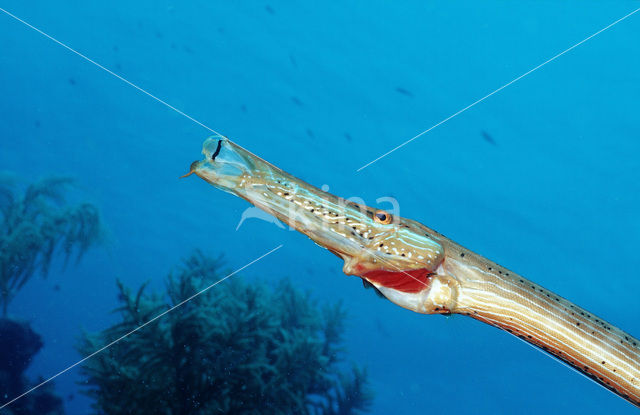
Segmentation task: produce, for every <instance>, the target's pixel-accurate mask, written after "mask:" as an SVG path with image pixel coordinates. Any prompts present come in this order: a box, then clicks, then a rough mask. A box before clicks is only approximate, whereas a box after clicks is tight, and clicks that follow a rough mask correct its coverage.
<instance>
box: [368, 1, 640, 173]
mask: <svg viewBox="0 0 640 415" xmlns="http://www.w3.org/2000/svg"><path fill="white" fill-rule="evenodd" d="M638 11H640V7H639V8H637V9H635V10H634V11H632V12H631V13H629V14H627V15H625V16H623V17H621V18H619V19H618V20H616V21H615V22H613V23H611V24H609V25H607V26H605V27H603V28H602V29H600V30H598V31H597V32H595V33H594V34H592V35H591V36H588V37H586V38H584V39H582V40H581V41H580V42H578V43H576V44H575V45H573V46H571V47H570V48H568V49H565V50H564V51H562V52H560V53H558V54H557V55H555V56H554V57H552V58H549V59H547V60H546V61H544V62H542V63H541V64H539V65H538V66H536V67H534V68H532V69H530V70H528V71H527V72H525V73H523V74H522V75H520V76H519V77H517V78H515V79H513V80H511V81H509V82H507V83H506V84H504V85H502V86H501V87H500V88H498V89H496V90H495V91H493V92H491V93H489V94H487V95H485V96H483V97H482V98H480V99H478V100H477V101H475V102H473V103H471V104H469V105H467V106H466V107H464V108H462V109H461V110H459V111H457V112H455V113H453V114H451V115H450V116H448V117H447V118H445V119H444V120H442V121H440V122H439V123H437V124H435V125H433V126H431V127H429V128H427V129H426V130H424V131H423V132H421V133H420V134H418V135H416V136H414V137H412V138H410V139H408V140H407V141H405V142H404V143H402V144H400V145H398V146H396V147H394V148H392V149H391V150H389V151H387V152H386V153H384V154H383V155H381V156H379V157H378V158H376V159H374V160H371V161H370V162H368V163H367V164H365V165H364V166H362V167H360V168H359V169H358V170H356V172H359V171H360V170H363V169H365V168H367V167H369V166H370V165H372V164H373V163H375V162H376V161H378V160H380V159H382V158H384V157H386V156H388V155H389V154H391V153H393V152H394V151H396V150H398V149H400V148H402V147H404V146H406V145H407V144H409V143H410V142H412V141H413V140H415V139H416V138H418V137H421V136H423V135H425V134H426V133H428V132H429V131H431V130H433V129H434V128H436V127H439V126H440V125H442V124H444V123H446V122H447V121H449V120H450V119H452V118H454V117H457V116H458V115H460V114H462V113H463V112H465V111H466V110H468V109H469V108H471V107H473V106H475V105H476V104H479V103H481V102H482V101H484V100H485V99H487V98H489V97H490V96H492V95H494V94H496V93H498V92H500V91H502V90H503V89H505V88H506V87H508V86H509V85H512V84H514V83H516V82H518V81H519V80H521V79H522V78H524V77H525V76H527V75H529V74H531V73H532V72H535V71H537V70H538V69H540V68H542V67H543V66H545V65H546V64H548V63H549V62H552V61H554V60H556V59H557V58H559V57H560V56H562V55H564V54H565V53H567V52H569V51H571V50H573V49H575V48H577V47H578V46H580V45H582V44H583V43H584V42H586V41H588V40H589V39H591V38H594V37H596V36H598V35H599V34H600V33H602V32H604V31H605V30H607V29H609V28H611V27H613V26H615V25H616V24H618V23H620V22H621V21H623V20H624V19H626V18H627V17H630V16H632V15H633V14H635V13H637V12H638Z"/></svg>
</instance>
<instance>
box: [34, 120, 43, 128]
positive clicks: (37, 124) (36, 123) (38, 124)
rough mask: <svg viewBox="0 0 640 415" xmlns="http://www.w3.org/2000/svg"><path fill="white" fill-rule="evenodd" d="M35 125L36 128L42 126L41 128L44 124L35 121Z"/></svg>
mask: <svg viewBox="0 0 640 415" xmlns="http://www.w3.org/2000/svg"><path fill="white" fill-rule="evenodd" d="M33 125H34V126H35V127H36V128H40V126H41V125H42V124H41V123H40V121H38V120H35V121H34V122H33Z"/></svg>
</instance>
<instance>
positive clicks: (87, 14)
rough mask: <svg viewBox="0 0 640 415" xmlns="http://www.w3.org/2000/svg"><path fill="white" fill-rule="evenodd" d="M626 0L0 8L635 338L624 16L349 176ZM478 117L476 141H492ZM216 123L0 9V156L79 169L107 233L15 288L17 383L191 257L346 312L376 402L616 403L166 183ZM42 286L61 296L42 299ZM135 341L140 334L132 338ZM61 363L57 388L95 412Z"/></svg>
mask: <svg viewBox="0 0 640 415" xmlns="http://www.w3.org/2000/svg"><path fill="white" fill-rule="evenodd" d="M639 6H640V3H638V2H632V1H608V2H599V1H586V2H585V1H566V2H552V1H522V2H505V1H483V2H475V1H467V2H464V1H449V2H420V1H413V2H402V3H395V2H385V1H369V2H337V1H329V2H324V3H311V2H308V3H306V4H303V3H297V4H293V3H290V2H280V1H275V0H273V1H272V0H269V1H261V2H222V1H184V2H179V1H169V0H162V1H148V0H147V1H137V2H127V1H120V0H119V1H111V2H83V1H58V2H51V1H25V0H3V1H1V2H0V7H2V8H5V9H6V10H8V11H11V12H12V13H15V14H16V15H17V16H19V17H21V18H23V19H25V20H27V21H28V22H30V23H31V24H33V25H35V26H36V27H38V28H40V29H41V30H43V31H45V32H47V33H49V34H51V35H53V36H55V37H56V38H58V39H59V40H60V41H63V42H65V43H68V44H69V45H70V46H72V47H73V48H76V49H77V50H78V51H80V52H81V53H83V54H86V55H87V56H88V57H90V58H92V59H94V60H95V61H97V62H100V63H101V64H103V65H104V66H106V67H108V68H110V69H112V70H113V71H115V72H117V73H118V74H121V75H122V76H123V77H125V78H127V79H129V80H130V81H131V82H134V83H136V84H138V85H140V86H141V87H143V88H145V89H147V90H148V91H149V92H151V93H153V94H155V95H157V96H158V97H160V98H162V99H163V100H165V101H166V102H168V103H170V104H171V105H174V106H176V107H177V108H180V109H181V110H183V111H184V112H185V113H187V114H189V115H191V116H193V117H194V118H196V119H198V120H200V121H201V122H203V123H204V124H206V125H208V126H210V127H211V128H214V129H216V130H218V131H220V132H222V133H223V134H225V135H227V136H229V137H231V138H232V139H234V140H235V141H236V142H238V143H239V144H241V145H242V146H244V147H246V148H248V149H250V150H251V151H253V152H254V153H256V154H258V155H260V156H262V157H263V158H265V159H267V160H269V161H271V162H273V163H274V164H276V165H278V166H280V167H282V168H284V169H285V170H287V171H289V172H291V173H293V174H295V175H297V176H299V177H301V178H303V179H304V180H306V181H309V182H310V183H313V184H315V185H318V186H320V185H323V184H327V185H329V186H330V191H332V192H334V193H337V194H339V195H342V196H345V197H347V196H360V197H362V198H364V200H365V201H367V202H368V203H369V204H375V200H376V198H378V197H382V196H393V197H395V198H396V199H397V200H398V201H399V202H400V206H401V214H402V216H405V217H410V218H412V219H416V220H418V221H421V222H423V223H425V224H426V225H428V226H430V227H432V228H434V229H437V230H439V231H440V232H442V233H444V234H445V235H447V236H448V237H450V238H452V239H454V240H456V241H458V242H459V243H462V244H463V245H465V246H467V247H469V248H470V249H472V250H475V251H477V252H479V253H481V254H483V255H485V256H487V257H489V258H491V259H493V260H495V261H497V262H499V263H501V264H502V265H504V266H506V267H508V268H510V269H512V270H513V271H515V272H518V273H520V274H522V275H524V276H526V277H528V278H530V279H532V280H534V281H536V282H538V283H540V284H541V285H543V286H545V287H547V288H549V289H551V290H553V291H555V292H557V293H559V294H561V295H563V296H565V297H567V298H569V299H571V300H572V301H574V302H575V303H577V304H579V305H581V306H583V307H585V308H587V309H588V310H590V311H592V312H593V313H595V314H597V315H600V316H602V317H603V318H605V319H607V320H609V321H610V322H612V323H614V324H616V325H618V326H620V327H622V328H623V329H625V330H627V331H629V332H630V333H632V334H635V335H636V336H638V335H640V318H638V317H640V299H639V296H638V293H639V292H640V271H639V269H640V256H639V255H638V252H639V250H640V219H639V217H638V211H639V209H640V184H639V183H640V182H639V178H640V162H639V161H638V156H639V153H640V117H639V114H640V112H639V110H640V47H639V46H638V42H637V39H640V13H638V14H637V15H634V16H631V17H630V18H628V19H627V20H625V21H623V22H621V23H619V24H618V25H616V26H614V27H612V28H611V29H609V30H607V31H605V32H603V33H601V34H600V35H598V36H597V37H595V38H593V39H591V40H589V41H588V42H586V43H584V44H582V45H580V46H579V47H577V48H575V49H574V50H572V51H570V52H569V53H567V54H566V55H564V56H561V57H560V58H558V59H557V60H555V61H553V62H551V63H549V64H548V65H546V66H544V67H542V68H541V69H539V70H538V71H536V72H534V73H532V74H530V75H529V76H527V77H526V78H524V79H522V80H520V81H518V82H517V83H515V84H513V85H511V86H509V87H507V88H505V89H504V90H502V91H500V92H499V93H497V94H495V95H494V96H492V97H490V98H488V99H486V100H485V101H484V102H482V103H480V104H478V105H477V106H475V107H473V108H471V109H470V110H468V111H466V112H464V113H463V114H461V115H459V116H457V117H456V118H454V119H452V120H450V121H448V122H447V123H445V124H443V125H441V126H440V127H438V128H436V129H434V130H433V131H431V132H429V133H428V134H426V135H424V136H422V137H421V138H419V139H417V140H415V141H414V142H413V143H411V144H410V145H407V146H406V147H404V148H402V149H400V150H398V151H397V152H395V153H393V154H392V155H390V156H388V157H386V158H384V159H383V160H381V161H379V162H377V163H375V164H373V165H372V166H370V167H368V168H367V169H364V170H362V171H361V172H356V169H357V168H358V167H360V166H362V165H363V164H365V163H367V162H369V161H371V160H372V159H374V158H376V157H377V156H379V155H380V154H382V153H384V152H386V151H388V150H390V149H391V148H393V147H395V146H396V145H398V144H400V143H401V142H403V141H405V140H406V139H408V138H410V137H412V136H414V135H415V134H417V133H419V132H420V131H423V130H425V129H427V128H429V127H430V126H432V125H434V124H436V123H437V122H439V121H441V120H442V119H444V118H446V117H448V116H449V115H451V114H453V113H455V112H456V111H458V110H460V109H461V108H463V107H465V106H467V105H468V104H470V103H472V102H474V101H475V100H476V99H478V98H480V97H482V96H484V95H486V94H488V93H490V92H491V91H493V90H495V89H496V88H498V87H500V86H502V85H504V84H506V83H507V82H509V81H510V80H512V79H514V78H516V77H517V76H519V75H521V74H523V73H524V72H526V71H528V70H530V69H531V68H533V67H535V66H536V65H538V64H540V63H542V62H544V61H545V60H547V59H548V58H550V57H552V56H553V55H555V54H557V53H559V52H561V51H563V50H565V49H566V48H568V47H570V46H572V45H574V44H575V43H577V42H579V41H580V40H582V39H584V38H586V37H587V36H589V35H591V34H593V33H594V32H596V31H598V30H599V29H601V28H603V27H605V26H606V25H608V24H610V23H611V22H613V21H615V20H617V19H619V18H620V17H622V16H624V15H625V14H627V13H629V12H631V11H632V10H634V9H635V8H637V7H639ZM483 132H484V133H486V134H487V135H488V136H489V137H490V139H487V138H486V136H485V135H483ZM208 135H209V132H208V131H207V130H206V129H204V128H202V127H201V126H199V125H197V124H195V123H193V122H191V121H189V120H188V119H186V118H185V117H182V116H180V115H178V114H176V113H175V112H173V111H171V110H169V109H167V108H166V107H164V106H163V105H161V104H159V103H157V102H155V101H154V100H152V99H150V98H149V97H148V96H145V95H143V94H141V93H140V92H139V91H136V90H135V89H134V88H132V87H131V86H128V85H126V84H125V83H123V82H122V81H120V80H118V79H116V78H114V77H113V76H111V75H108V74H107V73H105V72H103V71H101V70H100V69H98V68H96V67H95V66H93V65H91V64H89V63H88V62H86V61H84V60H82V59H81V58H79V57H78V56H75V55H74V54H72V53H71V52H69V51H68V50H65V49H64V48H62V47H60V46H59V45H56V44H55V43H53V42H52V41H51V40H48V39H46V38H45V37H43V36H42V35H40V34H38V33H36V32H35V31H33V30H31V29H29V28H27V27H26V26H24V25H22V24H20V23H18V22H16V21H15V20H13V19H11V18H10V17H8V16H6V15H4V14H2V13H0V169H2V170H10V171H13V172H15V173H16V174H18V175H19V176H21V177H23V178H24V179H25V180H26V181H29V180H33V179H36V178H38V177H41V176H43V175H47V174H51V173H58V174H66V175H70V176H73V177H76V178H77V181H78V185H79V196H78V197H79V198H83V199H87V200H90V201H92V202H93V203H95V204H97V205H98V206H99V207H100V209H101V212H102V216H103V218H104V220H105V222H106V224H107V226H108V228H109V230H110V239H111V242H110V244H109V246H108V247H107V248H99V249H95V250H93V251H91V252H90V253H89V254H88V255H87V257H86V258H85V260H84V261H83V262H81V264H80V265H79V266H77V267H71V268H69V269H67V270H66V271H64V272H62V271H60V270H59V267H54V272H53V273H52V274H51V275H50V276H49V278H48V279H47V280H45V281H42V280H40V279H34V280H32V281H31V282H30V283H29V284H28V285H27V287H26V288H25V289H24V290H23V291H22V292H21V293H20V295H19V297H18V299H17V300H16V301H15V303H14V304H13V305H12V307H11V310H10V312H11V314H12V315H15V316H19V317H21V318H25V319H28V320H30V321H31V322H32V324H33V326H34V328H35V329H36V331H38V332H40V333H41V334H42V335H43V337H44V340H45V343H46V346H45V348H44V349H43V350H42V351H41V352H40V354H39V355H38V356H37V359H36V361H35V362H34V365H33V366H32V368H31V369H30V371H29V375H30V376H32V377H34V378H35V377H36V376H38V375H42V376H45V377H46V376H49V375H52V374H54V373H56V372H57V371H59V370H61V369H63V368H64V367H66V366H67V365H69V364H71V363H73V362H75V361H76V360H78V359H79V358H80V356H79V355H78V354H77V352H76V351H75V349H74V345H75V344H77V339H78V336H79V333H80V330H81V329H86V330H90V331H95V330H100V329H103V328H105V327H107V326H108V325H109V324H110V323H111V322H112V321H114V318H115V317H114V315H113V314H111V313H110V311H111V310H112V309H113V308H114V307H115V306H116V287H115V284H114V280H115V278H116V277H119V278H121V279H123V280H124V281H125V282H126V283H127V284H129V285H132V286H136V285H138V284H140V283H142V282H144V281H146V280H147V279H152V280H153V283H152V285H153V286H154V287H155V288H160V287H162V284H163V281H164V277H165V275H166V273H167V272H168V270H169V269H171V267H172V266H174V265H175V264H176V263H177V262H178V261H179V260H180V258H182V257H183V256H185V255H187V254H188V253H189V252H190V251H191V249H192V248H201V249H203V250H204V251H205V252H209V253H212V254H216V253H224V254H225V255H226V257H227V261H228V267H229V268H230V269H233V268H237V267H239V266H241V265H243V264H245V263H247V262H249V261H251V260H252V259H254V258H256V257H258V256H260V255H262V254H263V253H264V252H266V251H268V250H270V249H272V248H273V247H275V246H277V245H279V244H283V245H284V246H283V248H282V249H281V250H279V251H278V252H277V253H275V254H273V255H271V256H269V257H268V258H266V259H264V260H263V261H261V262H259V263H257V264H255V265H254V266H252V267H251V269H250V270H247V272H245V273H244V274H245V277H244V278H247V279H250V278H255V277H256V276H257V277H261V278H278V277H281V276H288V277H290V278H291V279H292V280H293V281H294V283H295V285H296V286H297V287H299V288H300V289H303V290H310V291H312V292H313V293H314V295H315V296H316V298H318V299H320V300H342V301H343V302H344V304H345V305H346V306H347V307H348V310H349V319H348V322H347V333H346V335H345V339H346V343H345V345H346V347H347V349H348V351H349V352H348V355H347V358H348V359H349V360H353V361H356V362H357V363H359V364H362V365H365V366H366V367H367V368H368V370H369V373H370V377H371V382H372V387H373V388H374V390H375V392H376V398H375V402H374V406H373V408H372V411H371V413H373V414H392V413H393V414H416V413H433V414H436V413H451V412H454V413H457V414H489V413H492V414H493V413H499V414H508V413H518V414H522V413H531V414H533V413H536V414H537V413H563V414H570V413H576V414H578V413H579V414H583V415H586V414H602V413H610V414H626V413H628V414H632V413H636V409H634V408H633V407H632V406H631V405H630V404H628V403H627V402H625V401H623V400H622V399H620V398H618V397H616V396H614V395H613V394H611V393H610V392H608V391H607V390H605V389H603V388H601V387H600V386H598V385H596V384H595V383H593V382H591V381H590V380H588V379H586V378H584V377H582V376H580V375H578V374H576V373H575V372H573V371H571V370H568V369H567V368H566V367H564V366H563V365H561V364H559V363H558V362H556V361H555V360H553V359H551V358H549V357H547V356H546V355H544V354H542V353H540V352H538V351H537V350H534V349H533V348H531V347H528V346H527V345H525V344H524V343H522V342H521V341H519V340H518V339H516V338H515V337H511V336H509V335H508V334H506V333H504V332H501V331H499V330H496V329H493V328H491V327H488V326H485V325H484V324H481V323H479V322H476V321H473V320H471V319H468V318H465V317H453V318H443V317H440V316H423V315H418V314H414V313H411V312H409V311H406V310H403V309H401V308H399V307H396V306H394V305H392V304H391V303H389V302H386V301H383V300H380V299H378V298H377V297H376V296H375V295H373V293H372V292H370V291H365V290H363V289H362V286H361V284H360V281H359V280H357V279H356V278H355V277H346V276H344V275H343V274H342V273H341V266H342V264H341V263H340V262H339V261H338V260H337V259H336V258H335V257H334V256H333V255H331V254H330V253H329V252H327V251H324V250H322V249H320V248H318V247H317V246H316V245H314V244H313V243H312V242H310V241H308V240H307V239H306V237H304V236H302V235H300V234H297V233H296V232H291V231H287V230H280V229H278V228H277V227H275V226H273V225H272V224H268V223H265V222H261V221H258V220H249V221H247V222H246V223H245V224H244V225H243V226H242V227H241V228H240V229H239V230H238V231H236V225H237V223H238V220H239V218H240V215H241V213H242V211H243V210H244V209H245V208H246V207H247V204H246V203H245V202H244V201H242V200H240V199H238V198H234V197H231V196H230V195H228V194H225V193H223V192H220V191H217V190H216V189H214V188H212V187H210V186H209V185H207V184H205V183H204V182H203V181H201V180H198V179H195V178H190V179H189V180H178V176H180V175H181V174H183V173H185V172H186V171H187V169H188V166H189V164H190V163H191V162H192V161H193V160H195V159H198V158H199V157H200V147H201V143H202V141H203V140H204V139H205V138H206V137H207V136H208ZM55 285H60V287H61V289H60V290H59V291H56V290H54V289H53V288H54V286H55ZM140 335H144V333H143V332H141V333H140ZM79 380H80V377H79V374H78V371H77V369H74V370H72V371H70V372H68V373H65V374H64V375H62V376H60V377H59V378H58V379H57V380H56V390H57V391H58V392H59V393H60V394H62V395H63V396H68V395H70V394H73V396H74V398H73V399H72V400H68V399H67V400H66V409H67V412H68V413H69V414H84V413H87V411H88V408H89V404H90V401H89V400H88V399H87V398H86V397H84V396H82V395H81V394H80V393H78V387H77V385H76V382H78V381H79Z"/></svg>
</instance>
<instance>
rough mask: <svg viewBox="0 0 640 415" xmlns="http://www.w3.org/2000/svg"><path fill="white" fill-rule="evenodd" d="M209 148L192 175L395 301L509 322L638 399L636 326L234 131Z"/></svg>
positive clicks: (506, 325)
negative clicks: (362, 200) (274, 159)
mask: <svg viewBox="0 0 640 415" xmlns="http://www.w3.org/2000/svg"><path fill="white" fill-rule="evenodd" d="M202 153H203V154H204V157H205V158H204V160H200V161H195V162H193V163H192V164H191V168H190V172H189V173H188V174H187V175H189V174H192V173H195V174H196V175H198V176H199V177H201V178H202V179H204V180H205V181H207V182H208V183H210V184H212V185H213V186H215V187H217V188H219V189H222V190H224V191H226V192H229V193H232V194H234V195H236V196H239V197H241V198H243V199H246V200H247V201H248V202H250V203H251V204H253V205H255V206H256V207H258V208H260V209H263V210H265V211H266V212H268V213H270V214H272V215H273V216H275V217H276V218H278V219H279V220H281V221H282V222H284V223H287V224H288V225H289V226H291V227H293V228H295V229H296V230H297V231H299V232H302V233H303V234H305V235H307V236H308V237H309V238H310V239H312V240H313V241H314V242H315V243H316V244H318V245H319V246H321V247H324V248H326V249H328V250H329V251H331V252H333V253H334V254H335V255H337V256H338V257H340V258H342V259H343V260H344V266H343V271H344V273H345V274H347V275H354V276H358V277H360V278H362V279H363V282H366V284H367V285H372V286H373V287H375V289H376V290H377V291H379V293H381V294H382V295H384V296H385V297H386V298H387V299H389V300H391V301H392V302H393V303H395V304H397V305H399V306H401V307H404V308H407V309H409V310H412V311H415V312H418V313H424V314H462V315H466V316H469V317H472V318H474V319H477V320H480V321H482V322H484V323H487V324H489V325H491V326H494V327H497V328H499V329H502V330H505V331H507V332H509V333H511V334H513V335H514V336H517V337H519V338H521V339H523V340H525V341H526V342H529V343H531V344H533V345H534V346H536V347H538V348H540V349H542V350H544V351H545V352H547V353H548V354H550V355H552V356H554V357H556V358H557V359H559V360H561V361H563V362H565V363H566V364H568V365H569V366H571V367H573V368H575V369H576V370H577V371H579V372H581V373H583V374H584V375H585V376H587V377H589V378H591V379H593V380H594V381H595V382H597V383H599V384H600V385H602V386H603V387H605V388H607V389H609V390H611V391H612V392H614V393H616V394H617V395H619V396H621V397H622V398H624V399H626V400H628V401H629V402H631V403H632V404H634V405H636V406H639V407H640V340H638V339H636V338H634V337H633V336H631V335H630V334H628V333H625V332H624V331H622V330H620V329H618V328H616V327H614V326H613V325H612V324H610V323H608V322H606V321H604V320H603V319H601V318H599V317H598V316H596V315H594V314H593V313H590V312H588V311H587V310H584V309H583V308H580V307H578V306H577V305H575V304H573V303H571V302H570V301H568V300H566V299H565V298H562V297H561V296H559V295H557V294H555V293H553V292H551V291H549V290H547V289H546V288H544V287H541V286H540V285H538V284H536V283H533V282H531V281H529V280H527V279H525V278H524V277H522V276H520V275H518V274H516V273H514V272H512V271H510V270H508V269H506V268H504V267H502V266H500V265H498V264H496V263H494V262H492V261H490V260H488V259H487V258H484V257H482V256H481V255H478V254H476V253H474V252H472V251H470V250H468V249H466V248H464V247H462V246H461V245H458V244H457V243H455V242H453V241H452V240H450V239H448V238H447V237H445V236H443V235H442V234H440V233H438V232H436V231H434V230H433V229H430V228H428V227H427V226H425V225H423V224H421V223H419V222H416V221H413V220H410V219H405V218H402V217H397V216H395V215H392V214H391V213H389V212H386V211H384V210H380V209H375V208H372V207H369V206H363V205H360V204H358V203H353V202H349V201H345V200H344V199H342V198H339V197H337V196H334V195H333V194H330V193H328V192H325V191H323V190H321V189H318V188H316V187H314V186H312V185H310V184H308V183H305V182H304V181H302V180H300V179H298V178H296V177H294V176H292V175H290V174H288V173H286V172H284V171H282V170H281V169H279V168H277V167H276V166H274V165H272V164H270V163H268V162H266V161H265V160H263V159H261V158H260V157H258V156H256V155H254V154H252V153H251V152H249V151H247V150H245V149H244V148H242V147H240V146H238V145H237V144H235V143H233V142H232V141H230V140H229V139H228V138H226V137H222V136H216V137H211V138H209V139H207V140H206V141H205V142H204V145H203V150H202ZM185 176H186V175H185Z"/></svg>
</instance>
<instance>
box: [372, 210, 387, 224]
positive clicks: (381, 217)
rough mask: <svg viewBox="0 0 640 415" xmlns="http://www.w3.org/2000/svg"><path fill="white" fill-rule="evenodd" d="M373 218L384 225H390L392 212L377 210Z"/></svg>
mask: <svg viewBox="0 0 640 415" xmlns="http://www.w3.org/2000/svg"><path fill="white" fill-rule="evenodd" d="M373 220H375V221H376V222H378V223H381V224H383V225H388V224H390V223H391V214H389V213H387V212H385V211H384V210H377V211H376V213H375V214H374V215H373Z"/></svg>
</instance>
